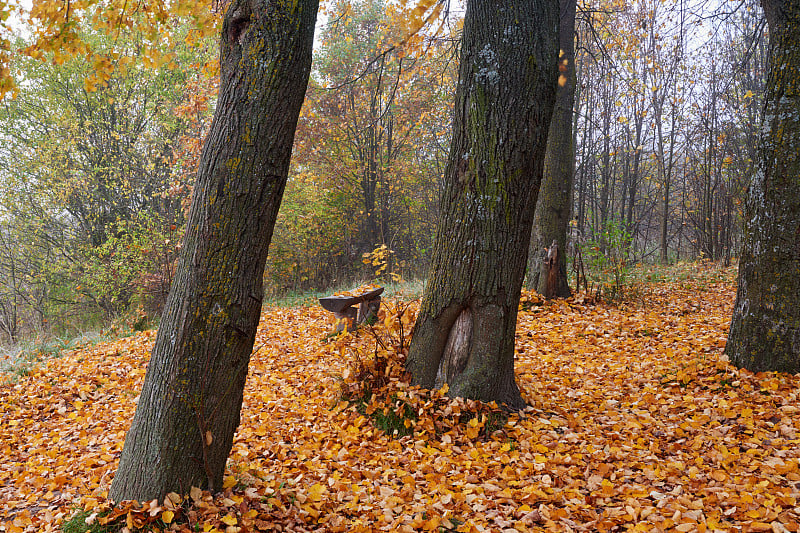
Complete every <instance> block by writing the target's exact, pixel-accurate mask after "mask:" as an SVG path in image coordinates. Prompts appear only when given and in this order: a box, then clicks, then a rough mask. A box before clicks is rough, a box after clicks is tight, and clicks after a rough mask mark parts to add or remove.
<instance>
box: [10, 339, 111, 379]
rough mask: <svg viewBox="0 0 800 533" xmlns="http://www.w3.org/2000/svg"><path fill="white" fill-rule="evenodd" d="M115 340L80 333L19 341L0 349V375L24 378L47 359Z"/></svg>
mask: <svg viewBox="0 0 800 533" xmlns="http://www.w3.org/2000/svg"><path fill="white" fill-rule="evenodd" d="M115 338H117V336H114V335H111V336H109V335H105V334H103V333H99V332H89V333H81V334H79V335H77V336H75V337H72V338H68V337H53V338H49V339H46V340H42V339H35V340H28V341H21V342H19V343H17V344H15V345H12V346H6V347H2V348H0V373H6V374H9V375H11V376H12V379H15V378H19V377H24V376H27V375H29V374H30V373H31V371H32V370H33V368H34V367H35V366H36V365H38V364H39V363H41V362H42V361H46V360H47V359H53V358H57V357H61V356H62V355H63V354H64V352H68V351H70V350H75V349H78V348H83V347H86V346H92V345H95V344H97V343H99V342H102V341H105V340H113V339H115Z"/></svg>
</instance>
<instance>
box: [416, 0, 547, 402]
mask: <svg viewBox="0 0 800 533" xmlns="http://www.w3.org/2000/svg"><path fill="white" fill-rule="evenodd" d="M557 24H558V0H546V1H545V0H515V1H508V2H501V3H500V4H498V3H497V2H495V1H492V0H468V2H467V9H466V15H465V19H464V34H463V35H464V36H463V43H462V49H461V65H460V71H459V84H458V90H457V93H456V113H455V117H454V123H453V141H452V145H451V147H450V155H449V158H448V163H447V169H446V171H445V183H444V190H443V192H442V198H441V202H440V204H441V205H440V212H441V215H440V220H439V226H438V231H437V236H436V244H435V246H434V252H433V257H432V266H431V272H430V276H429V279H428V284H427V287H426V289H425V295H424V298H423V302H422V309H421V311H420V315H419V318H418V319H417V323H416V326H415V328H414V337H413V339H412V342H411V348H410V352H409V356H408V361H407V368H408V370H409V371H410V372H411V374H412V376H413V381H414V383H416V384H419V385H422V386H424V387H433V386H435V385H438V384H439V383H447V384H448V385H449V388H450V395H451V396H464V397H469V398H475V399H478V400H483V401H491V400H496V401H498V402H500V403H503V404H505V405H506V406H508V407H509V408H512V409H517V408H521V407H523V406H524V405H525V403H524V401H523V400H522V397H521V396H520V392H519V388H518V387H517V384H516V382H515V381H514V332H515V328H516V319H517V306H518V305H519V296H520V291H521V289H522V280H523V276H524V274H525V263H526V260H527V255H528V254H527V251H528V243H529V242H530V235H531V223H532V220H533V209H534V205H535V203H536V196H537V193H538V190H539V184H540V181H541V176H542V164H543V161H544V152H545V145H546V142H547V130H548V126H549V124H550V117H551V114H552V110H553V102H554V100H555V90H556V81H557V78H558V72H557V52H558V40H557V38H558V31H557ZM437 373H438V374H439V379H438V383H437Z"/></svg>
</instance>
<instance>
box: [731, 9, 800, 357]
mask: <svg viewBox="0 0 800 533" xmlns="http://www.w3.org/2000/svg"><path fill="white" fill-rule="evenodd" d="M762 6H763V7H764V11H765V12H766V15H767V22H768V23H769V33H770V66H769V72H768V76H767V87H766V94H765V97H764V118H763V124H762V139H761V147H760V160H759V167H758V170H757V171H756V175H755V176H754V178H753V182H752V183H751V185H750V191H749V198H748V201H747V204H746V210H745V229H744V235H743V242H742V252H741V255H740V259H739V281H738V290H737V294H736V304H735V305H734V311H733V320H732V321H731V330H730V335H729V337H728V344H727V347H726V352H727V354H728V356H729V357H730V359H731V361H732V362H733V363H734V364H736V365H737V366H740V367H743V368H747V369H750V370H753V371H767V370H775V371H780V372H791V373H795V372H799V371H800V48H798V46H797V43H798V42H800V1H798V0H791V1H788V0H787V1H780V0H762Z"/></svg>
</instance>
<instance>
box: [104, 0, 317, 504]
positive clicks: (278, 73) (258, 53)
mask: <svg viewBox="0 0 800 533" xmlns="http://www.w3.org/2000/svg"><path fill="white" fill-rule="evenodd" d="M317 7H318V6H317V2H316V0H297V1H294V2H283V1H277V2H267V1H265V0H232V1H231V2H229V3H227V6H226V13H225V17H224V21H223V24H222V32H221V36H220V48H221V51H220V71H221V74H220V91H219V101H218V104H217V108H216V112H215V115H214V120H213V123H212V126H211V131H210V133H209V135H208V138H207V141H206V144H205V147H204V149H203V153H202V156H201V159H200V164H199V170H198V173H197V181H196V183H195V186H194V196H193V200H192V207H191V209H190V212H189V221H188V223H187V229H186V237H185V239H184V243H183V247H182V249H181V256H180V261H179V264H178V270H177V273H176V276H175V282H174V283H173V284H172V290H171V291H170V294H169V297H168V300H167V304H166V307H165V309H164V313H163V315H162V318H161V323H160V327H159V330H158V335H157V337H156V342H155V346H154V348H153V352H152V356H151V359H150V363H149V365H148V367H147V374H146V376H145V382H144V386H143V389H142V393H141V396H140V398H139V402H138V404H137V407H136V414H135V416H134V419H133V423H132V425H131V429H130V431H129V432H128V434H127V436H126V438H125V446H124V449H123V451H122V456H121V457H120V465H119V469H118V471H117V473H116V476H115V477H114V482H113V484H112V487H111V493H110V497H111V499H113V500H115V501H120V500H126V499H136V500H139V501H146V500H150V499H153V498H159V499H160V498H163V497H164V495H165V494H166V493H168V492H170V491H177V492H186V491H188V490H189V488H190V487H191V486H193V485H196V486H202V487H207V488H208V489H210V490H212V491H215V490H219V489H221V487H222V476H223V472H224V470H225V463H226V461H227V459H228V454H229V453H230V449H231V446H232V444H233V435H234V432H235V431H236V428H237V426H238V425H239V416H240V411H241V406H242V396H243V391H244V384H245V379H246V377H247V367H248V363H249V361H250V353H251V350H252V349H253V342H254V340H255V333H256V327H257V326H258V321H259V317H260V315H261V301H262V298H263V288H262V276H263V274H264V264H265V262H266V257H267V250H268V248H269V243H270V239H271V237H272V230H273V227H274V224H275V218H276V216H277V213H278V206H279V205H280V201H281V197H282V195H283V190H284V187H285V184H286V179H287V173H288V170H289V158H290V155H291V150H292V142H293V140H294V131H295V128H296V125H297V118H298V115H299V112H300V106H301V104H302V102H303V97H304V95H305V91H306V85H307V83H308V74H309V70H310V67H311V50H312V45H313V37H314V23H315V20H316V14H317Z"/></svg>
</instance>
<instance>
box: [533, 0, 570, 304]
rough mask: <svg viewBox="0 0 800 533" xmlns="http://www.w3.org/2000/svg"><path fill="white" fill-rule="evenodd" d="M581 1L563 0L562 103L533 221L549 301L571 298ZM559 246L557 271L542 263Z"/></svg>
mask: <svg viewBox="0 0 800 533" xmlns="http://www.w3.org/2000/svg"><path fill="white" fill-rule="evenodd" d="M575 9H576V2H575V0H560V2H559V10H560V19H559V20H560V22H559V42H560V47H561V51H560V53H559V54H560V57H559V63H558V69H559V72H560V77H559V87H558V90H557V91H556V104H555V108H554V109H553V118H552V119H551V121H550V133H549V135H548V137H547V153H546V155H545V158H544V174H543V176H542V185H541V187H540V189H539V198H538V200H537V202H536V211H535V214H534V216H533V236H532V238H531V240H532V242H531V248H530V250H531V251H530V256H529V257H530V259H529V263H530V264H529V269H530V270H529V272H530V278H531V284H530V287H531V288H532V289H535V290H536V292H538V293H539V294H543V295H545V296H546V297H548V298H555V297H560V298H568V297H569V296H570V295H571V294H572V293H571V291H570V289H569V284H568V283H567V253H566V252H567V228H568V227H569V219H570V211H571V207H572V182H573V176H574V174H575V145H574V144H573V136H572V115H573V113H572V108H573V106H574V104H575V44H574V43H575ZM553 241H555V242H557V243H558V250H559V254H558V255H557V259H558V264H557V265H556V267H557V268H556V269H555V270H553V269H552V268H551V267H550V266H548V265H549V263H548V262H547V261H544V260H542V259H543V258H542V254H541V252H542V250H543V249H544V247H545V246H550V243H552V242H553ZM553 274H555V275H556V276H557V282H556V288H555V290H553V289H552V288H550V285H552V281H549V279H550V276H551V275H553Z"/></svg>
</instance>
